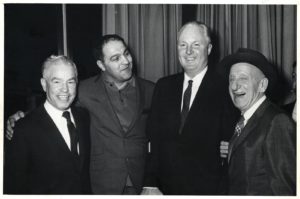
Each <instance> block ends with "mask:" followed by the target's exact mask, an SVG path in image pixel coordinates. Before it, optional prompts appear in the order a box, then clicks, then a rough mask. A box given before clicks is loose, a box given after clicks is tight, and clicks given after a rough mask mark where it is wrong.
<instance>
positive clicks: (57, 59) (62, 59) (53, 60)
mask: <svg viewBox="0 0 300 199" xmlns="http://www.w3.org/2000/svg"><path fill="white" fill-rule="evenodd" d="M59 63H63V64H66V65H69V66H72V67H73V69H74V71H75V76H76V78H77V76H78V72H77V67H76V65H75V63H74V62H73V61H72V60H71V59H70V58H69V57H67V56H64V55H51V56H50V57H48V58H47V59H46V60H45V61H44V63H43V65H42V75H43V77H44V76H45V71H46V70H47V69H48V68H49V67H50V66H51V65H55V64H59Z"/></svg>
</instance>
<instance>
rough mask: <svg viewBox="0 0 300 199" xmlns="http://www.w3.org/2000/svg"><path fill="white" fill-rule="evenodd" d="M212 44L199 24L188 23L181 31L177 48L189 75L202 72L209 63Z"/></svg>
mask: <svg viewBox="0 0 300 199" xmlns="http://www.w3.org/2000/svg"><path fill="white" fill-rule="evenodd" d="M211 49H212V45H211V44H210V43H209V40H208V38H207V36H206V35H205V32H204V29H203V28H202V27H199V26H197V25H193V24H190V25H186V26H185V27H183V29H182V30H181V32H180V33H179V37H178V43H177V50H178V57H179V61H180V63H181V65H182V67H183V69H184V71H185V72H186V73H187V74H188V75H189V76H192V77H193V76H195V75H197V74H198V73H200V72H201V71H202V70H203V69H204V68H205V67H206V65H207V61H208V55H209V54H210V52H211Z"/></svg>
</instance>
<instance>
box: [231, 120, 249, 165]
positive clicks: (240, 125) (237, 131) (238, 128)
mask: <svg viewBox="0 0 300 199" xmlns="http://www.w3.org/2000/svg"><path fill="white" fill-rule="evenodd" d="M244 121H245V118H244V116H241V118H240V119H239V121H238V123H237V124H236V126H235V129H234V134H233V136H232V138H231V139H230V142H229V148H228V162H229V160H230V157H231V153H232V149H233V146H234V144H235V143H236V141H237V140H238V137H239V136H240V134H241V132H242V130H243V128H244V127H245V125H244Z"/></svg>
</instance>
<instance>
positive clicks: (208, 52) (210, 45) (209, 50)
mask: <svg viewBox="0 0 300 199" xmlns="http://www.w3.org/2000/svg"><path fill="white" fill-rule="evenodd" d="M212 47H213V45H212V44H208V46H207V54H208V55H210V52H211V50H212Z"/></svg>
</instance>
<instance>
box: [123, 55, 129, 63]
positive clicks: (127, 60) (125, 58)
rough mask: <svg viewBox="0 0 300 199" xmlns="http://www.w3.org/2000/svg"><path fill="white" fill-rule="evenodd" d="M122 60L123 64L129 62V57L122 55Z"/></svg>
mask: <svg viewBox="0 0 300 199" xmlns="http://www.w3.org/2000/svg"><path fill="white" fill-rule="evenodd" d="M122 61H123V63H124V64H129V58H128V57H127V56H124V55H123V56H122Z"/></svg>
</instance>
